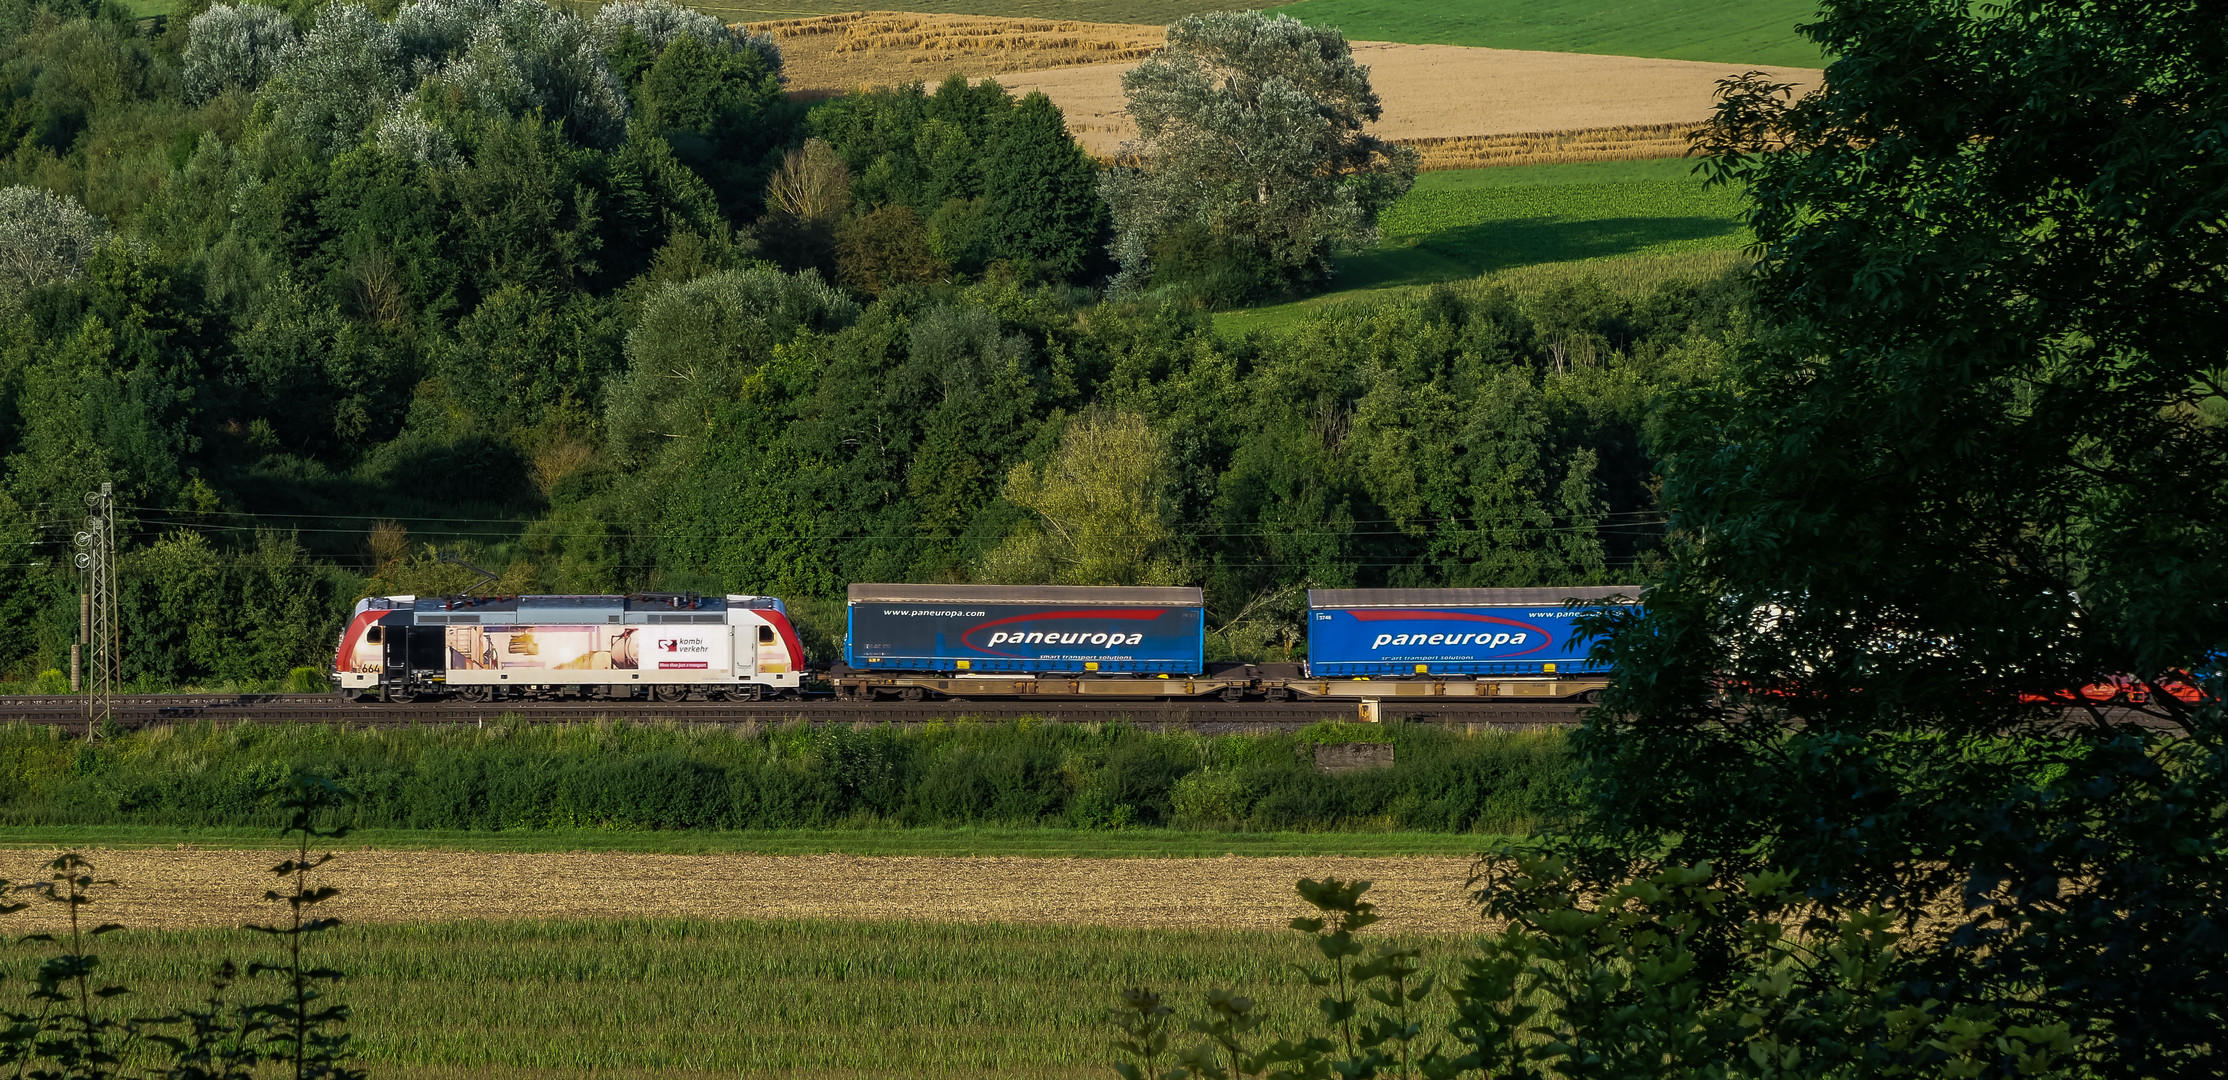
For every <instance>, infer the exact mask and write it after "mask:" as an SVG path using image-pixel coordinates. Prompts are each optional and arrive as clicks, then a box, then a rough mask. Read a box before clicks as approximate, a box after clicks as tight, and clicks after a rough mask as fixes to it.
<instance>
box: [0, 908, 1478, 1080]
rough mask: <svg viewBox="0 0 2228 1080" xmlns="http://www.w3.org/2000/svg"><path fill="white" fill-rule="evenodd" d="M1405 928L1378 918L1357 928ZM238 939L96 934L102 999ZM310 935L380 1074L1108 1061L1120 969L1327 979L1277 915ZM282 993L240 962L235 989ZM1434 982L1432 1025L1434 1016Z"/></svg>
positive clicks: (159, 994) (1015, 1072)
mask: <svg viewBox="0 0 2228 1080" xmlns="http://www.w3.org/2000/svg"><path fill="white" fill-rule="evenodd" d="M1140 902H1141V903H1151V902H1152V901H1151V900H1149V899H1141V901H1140ZM459 914H469V913H459ZM1398 929H1399V926H1398V922H1397V920H1389V921H1388V922H1387V923H1385V924H1383V926H1381V927H1380V928H1378V929H1373V930H1371V931H1369V932H1368V933H1367V934H1365V938H1375V937H1379V936H1380V935H1381V934H1382V933H1385V932H1388V931H1389V932H1394V933H1397V932H1398ZM250 936H251V935H248V934H246V933H243V932H240V931H171V932H156V931H126V932H123V933H118V934H113V935H110V936H107V937H103V938H101V939H100V941H99V946H98V948H99V952H100V954H101V974H102V978H103V980H104V981H113V982H116V983H119V984H122V985H124V986H127V987H130V988H131V989H132V991H133V992H132V993H131V994H130V995H128V996H126V997H123V998H116V999H111V1001H110V1004H111V1005H113V1006H115V1007H118V1008H128V1009H129V1010H131V1011H133V1012H135V1013H140V1014H153V1013H156V1012H159V1011H162V1010H165V1009H169V1008H174V1007H176V1006H178V1005H182V1004H187V1003H190V1002H192V1001H195V1000H198V999H199V997H201V996H202V988H201V985H200V983H201V980H202V979H203V978H204V977H205V975H206V973H207V971H208V970H209V969H210V967H211V966H213V965H214V963H215V962H216V961H217V959H218V958H220V957H224V956H230V957H232V958H234V959H235V960H238V961H240V962H242V963H243V965H244V964H245V962H247V961H249V960H253V959H265V958H266V957H264V956H263V949H264V946H262V945H261V944H260V943H259V942H256V941H251V940H249V938H250ZM1424 946H1425V948H1426V954H1425V962H1426V965H1427V970H1436V971H1438V972H1440V973H1441V974H1442V976H1444V975H1446V974H1449V973H1451V972H1450V969H1452V968H1454V967H1455V963H1454V961H1453V959H1452V956H1451V954H1452V953H1453V952H1454V951H1455V949H1456V948H1457V947H1458V945H1457V942H1456V941H1453V940H1448V939H1443V938H1442V939H1426V940H1425V941H1424ZM312 949H313V958H314V960H315V961H316V962H318V963H321V964H328V965H330V966H332V967H336V968H339V969H340V970H342V971H344V972H345V973H346V974H347V981H346V982H345V984H344V985H343V986H342V987H341V988H340V990H338V991H337V994H336V997H337V999H338V1000H340V1001H342V1002H345V1003H347V1004H348V1005H349V1006H351V1008H352V1009H353V1011H354V1015H355V1019H354V1023H353V1025H352V1028H351V1030H352V1031H353V1032H354V1033H355V1035H356V1038H357V1045H358V1048H359V1051H360V1053H361V1055H362V1058H363V1060H364V1063H366V1064H368V1065H370V1066H371V1071H372V1075H374V1076H379V1077H409V1078H420V1077H426V1078H430V1077H443V1078H446V1077H459V1078H461V1077H465V1076H470V1077H473V1078H475V1080H510V1078H526V1077H536V1078H538V1077H557V1076H568V1077H569V1076H584V1075H595V1076H606V1077H622V1076H627V1077H631V1076H711V1075H724V1076H736V1075H750V1076H757V1075H768V1074H776V1073H778V1074H780V1075H783V1076H787V1077H835V1076H842V1077H912V1076H959V1075H966V1076H981V1075H1004V1076H1029V1077H1099V1076H1105V1075H1107V1073H1108V1070H1107V1069H1106V1066H1105V1064H1104V1063H1105V1062H1106V1061H1107V1060H1108V1048H1107V1042H1108V1036H1109V1034H1110V1033H1111V1030H1112V1029H1111V1028H1110V1027H1109V1026H1108V1025H1107V1023H1106V1015H1107V1008H1108V1006H1109V1005H1111V1004H1113V1001H1114V996H1115V994H1116V993H1117V992H1118V991H1120V990H1121V989H1122V988H1124V987H1130V986H1140V985H1143V986H1151V987H1155V988H1158V989H1160V990H1161V991H1163V992H1164V994H1166V995H1167V996H1168V997H1169V998H1170V999H1171V1000H1172V1001H1174V1002H1176V1003H1177V1004H1178V1005H1180V1006H1181V1007H1182V1008H1183V1009H1184V1010H1185V1011H1187V1012H1196V1011H1197V1010H1198V1007H1199V1004H1200V1002H1201V1000H1202V999H1203V998H1204V996H1205V993H1206V991H1207V990H1209V989H1211V988H1217V987H1233V988H1238V989H1240V990H1242V991H1245V992H1248V993H1251V994H1253V995H1254V996H1255V997H1256V998H1257V1000H1260V1001H1261V1002H1262V1003H1263V1007H1264V1008H1265V1009H1266V1010H1267V1011H1268V1014H1269V1018H1270V1019H1269V1023H1268V1024H1267V1025H1266V1027H1267V1031H1266V1032H1265V1033H1264V1034H1266V1035H1267V1036H1269V1037H1272V1038H1273V1037H1277V1036H1287V1037H1288V1036H1291V1035H1295V1034H1298V1033H1299V1032H1300V1031H1301V1030H1302V1025H1306V1024H1308V1023H1309V1022H1310V1021H1311V1020H1313V1018H1314V1013H1315V1008H1314V997H1315V996H1316V995H1317V994H1318V993H1319V991H1312V990H1310V989H1309V988H1308V987H1306V986H1305V985H1304V984H1303V983H1302V982H1301V980H1300V978H1299V976H1298V975H1297V974H1296V973H1295V972H1294V971H1293V970H1292V968H1291V965H1293V964H1298V963H1307V962H1310V961H1313V962H1318V963H1319V962H1320V958H1319V957H1317V956H1315V955H1314V950H1313V949H1312V948H1309V947H1308V943H1307V939H1306V938H1304V937H1302V936H1301V935H1299V934H1295V933H1289V932H1259V931H1255V932H1247V931H1167V930H1122V929H1110V928H1103V927H1088V926H1021V925H997V924H988V925H955V924H939V923H918V922H903V923H875V922H771V921H769V922H714V921H678V920H676V921H597V922H559V921H552V922H492V923H491V922H457V923H444V924H436V925H387V926H371V925H366V926H344V927H341V928H340V929H339V930H337V931H334V932H332V933H329V934H327V935H324V936H323V937H322V938H321V939H318V940H317V941H316V942H315V943H314V944H313V946H312ZM0 955H4V956H5V964H4V966H0V971H4V973H5V974H6V975H7V976H10V978H7V979H6V980H5V982H4V983H0V992H5V993H9V994H17V995H20V994H22V993H24V992H25V991H26V990H27V989H29V987H30V985H31V984H30V981H29V978H28V976H29V974H30V973H31V972H32V971H33V970H34V969H35V967H36V965H37V962H38V959H39V958H40V957H41V956H42V955H44V954H43V952H42V951H41V949H40V947H38V946H35V945H17V946H13V947H12V948H11V949H10V950H9V951H8V952H7V953H5V954H0ZM274 990H275V985H271V984H268V983H267V984H266V985H263V986H260V987H258V986H257V985H256V984H255V983H254V982H252V981H251V982H249V983H246V984H244V985H242V986H240V987H236V988H235V989H234V990H233V991H232V994H233V995H234V997H235V999H238V998H239V997H241V996H243V995H245V994H252V993H256V992H261V993H263V994H269V993H271V992H272V991H274ZM1444 1000H1445V999H1444V998H1443V997H1441V998H1436V999H1434V1000H1433V1002H1432V1003H1431V1006H1432V1007H1430V1008H1429V1009H1427V1010H1426V1015H1425V1016H1424V1020H1425V1024H1426V1030H1436V1029H1437V1028H1439V1027H1440V1026H1441V1025H1442V1024H1443V1023H1444V1019H1445V1018H1444V1017H1443V1016H1441V1015H1440V1013H1441V1011H1442V1010H1443V1008H1444ZM127 1003H128V1004H127ZM9 1006H10V1007H21V1006H20V1005H19V1004H17V1003H16V1002H10V1003H9ZM34 1006H35V1003H34Z"/></svg>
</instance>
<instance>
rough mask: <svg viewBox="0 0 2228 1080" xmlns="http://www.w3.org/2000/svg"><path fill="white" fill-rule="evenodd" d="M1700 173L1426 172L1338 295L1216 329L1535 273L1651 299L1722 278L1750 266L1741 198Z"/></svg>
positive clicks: (1353, 264) (1645, 169) (1617, 165)
mask: <svg viewBox="0 0 2228 1080" xmlns="http://www.w3.org/2000/svg"><path fill="white" fill-rule="evenodd" d="M1693 168H1694V163H1693V162H1692V161H1689V160H1683V159H1677V158H1671V159H1661V160H1655V161H1620V162H1605V163H1601V164H1583V165H1526V166H1518V167H1513V168H1502V169H1460V170H1453V171H1449V172H1432V173H1424V174H1423V175H1421V176H1419V177H1417V178H1416V186H1415V188H1414V189H1412V190H1410V191H1409V192H1408V194H1407V195H1406V196H1404V197H1403V198H1402V199H1401V200H1400V201H1399V202H1398V203H1395V204H1394V205H1393V207H1392V208H1391V209H1390V210H1388V211H1386V212H1385V215H1384V217H1383V219H1382V220H1381V221H1380V223H1379V224H1380V226H1381V228H1382V230H1383V232H1384V241H1383V242H1382V243H1381V244H1379V245H1378V246H1377V247H1376V248H1375V249H1374V250H1371V251H1367V252H1364V253H1362V254H1359V255H1354V256H1351V257H1348V258H1344V259H1340V260H1339V261H1338V268H1339V278H1338V282H1337V284H1338V286H1339V287H1338V288H1337V289H1336V290H1334V291H1332V292H1329V293H1325V294H1323V295H1321V296H1314V297H1309V298H1308V299H1305V300H1300V301H1295V302H1292V303H1285V304H1275V305H1268V306H1264V307H1259V308H1254V309H1250V310H1247V311H1237V312H1229V313H1226V314H1223V315H1218V316H1216V324H1217V326H1219V327H1221V328H1222V329H1223V330H1225V331H1226V332H1232V333H1243V332H1245V331H1247V330H1256V329H1261V330H1283V329H1288V328H1290V327H1292V326H1295V325H1298V323H1299V322H1300V321H1301V320H1303V319H1304V318H1306V316H1307V315H1308V314H1309V313H1311V312H1314V311H1317V310H1320V309H1322V308H1324V307H1327V306H1330V305H1334V304H1342V303H1348V302H1352V301H1355V300H1363V299H1381V298H1386V297H1392V296H1398V295H1402V294H1404V293H1408V292H1412V291H1414V290H1416V289H1419V288H1423V287H1426V286H1430V285H1435V284H1439V283H1441V282H1455V281H1471V280H1475V279H1477V278H1479V277H1481V276H1484V275H1509V274H1513V273H1518V272H1521V271H1526V270H1530V269H1532V268H1544V267H1558V268H1563V269H1559V270H1554V271H1544V272H1547V273H1549V274H1583V273H1593V274H1595V275H1596V276H1599V277H1602V278H1604V279H1629V280H1630V281H1631V283H1632V284H1633V286H1634V287H1635V288H1642V289H1644V288H1648V287H1652V285H1653V284H1654V283H1655V282H1656V281H1659V280H1663V279H1666V278H1670V277H1705V276H1709V275H1712V274H1716V273H1721V272H1723V271H1724V270H1727V269H1730V268H1731V267H1733V266H1735V265H1737V264H1738V263H1740V262H1741V261H1742V260H1743V259H1744V258H1745V255H1744V254H1743V250H1742V249H1744V248H1745V247H1746V246H1747V245H1748V242H1749V234H1748V230H1747V229H1746V228H1745V227H1743V226H1742V224H1741V221H1740V214H1741V209H1742V206H1743V202H1742V196H1741V193H1740V192H1738V191H1737V190H1733V189H1729V188H1722V187H1720V188H1708V187H1704V186H1703V184H1702V181H1701V179H1700V178H1699V177H1697V176H1695V175H1693ZM1539 272H1540V271H1535V272H1534V273H1533V275H1532V276H1538V273H1539Z"/></svg>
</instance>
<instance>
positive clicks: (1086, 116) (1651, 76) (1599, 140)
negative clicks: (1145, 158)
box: [751, 12, 1819, 168]
mask: <svg viewBox="0 0 2228 1080" xmlns="http://www.w3.org/2000/svg"><path fill="white" fill-rule="evenodd" d="M751 26H752V28H753V29H757V30H763V31H765V32H768V33H771V34H773V35H774V36H775V37H776V39H777V40H778V41H779V42H780V44H781V49H782V55H783V57H784V58H785V64H786V67H787V71H788V74H789V88H790V91H791V92H792V93H794V94H798V95H800V96H804V97H826V96H831V95H834V94H839V93H848V92H850V91H852V90H855V89H857V88H859V87H861V86H874V85H901V84H905V83H911V82H926V83H931V84H933V83H935V82H937V81H940V80H942V79H944V78H946V77H948V76H951V75H955V74H957V75H965V76H968V77H970V78H984V77H990V78H996V79H997V80H998V81H999V83H1000V84H1001V85H1004V86H1006V87H1007V88H1008V89H1011V90H1013V91H1014V92H1016V93H1025V92H1028V91H1031V90H1041V91H1043V92H1044V93H1045V95H1046V96H1048V97H1050V98H1052V100H1053V101H1054V102H1055V103H1057V104H1058V105H1059V106H1060V108H1061V110H1062V111H1063V112H1065V113H1066V114H1067V119H1068V127H1069V130H1071V131H1073V132H1074V133H1075V134H1076V137H1077V138H1078V139H1079V140H1081V141H1082V143H1083V144H1084V147H1085V148H1086V149H1088V150H1089V151H1090V152H1091V153H1092V154H1094V155H1097V156H1098V157H1101V158H1110V157H1112V156H1113V155H1114V154H1115V153H1116V152H1117V151H1118V149H1119V147H1120V145H1121V143H1122V141H1123V140H1124V139H1128V138H1132V137H1134V136H1135V134H1136V132H1135V129H1134V128H1133V127H1132V126H1131V124H1130V123H1129V119H1128V117H1127V115H1126V114H1125V112H1124V100H1123V97H1122V87H1121V79H1122V75H1123V73H1125V72H1127V71H1129V70H1130V69H1131V68H1132V67H1135V66H1136V62H1137V61H1138V60H1141V59H1143V58H1144V57H1145V56H1146V55H1148V54H1150V53H1151V52H1152V51H1153V50H1155V49H1158V48H1159V47H1160V46H1161V45H1162V44H1163V41H1164V32H1163V29H1162V27H1159V26H1149V25H1131V24H1120V23H1091V22H1080V21H1073V20H1060V21H1055V20H1039V19H1002V18H991V17H982V16H965V15H936V14H923V13H913V12H863V13H849V14H842V15H831V16H824V17H818V18H800V19H786V20H772V21H764V22H757V23H752V24H751ZM1354 57H1355V59H1356V60H1357V61H1359V62H1361V63H1363V64H1367V65H1368V66H1369V68H1370V79H1371V83H1372V85H1374V86H1375V88H1376V90H1377V92H1378V95H1379V97H1381V98H1382V99H1383V101H1384V105H1385V115H1384V118H1383V119H1382V120H1381V121H1380V122H1378V123H1377V124H1376V125H1374V126H1373V128H1372V131H1373V132H1374V133H1375V134H1376V135H1378V136H1379V137H1381V138H1385V139H1389V140H1392V141H1395V142H1405V143H1411V144H1415V145H1417V146H1418V148H1419V149H1420V150H1422V151H1423V153H1424V159H1425V161H1424V164H1425V167H1426V168H1465V167H1472V166H1478V165H1502V164H1523V163H1539V162H1553V161H1581V160H1628V159H1632V158H1640V157H1675V156H1678V155H1679V154H1680V153H1682V152H1684V151H1685V149H1686V140H1685V132H1686V131H1687V130H1688V129H1689V128H1690V127H1691V126H1692V125H1693V124H1694V123H1695V122H1697V121H1700V120H1701V119H1703V118H1704V117H1706V116H1707V115H1708V114H1709V112H1710V108H1711V105H1712V102H1713V100H1714V98H1713V94H1714V93H1715V89H1716V85H1717V80H1719V79H1721V78H1725V77H1727V76H1730V75H1737V74H1739V73H1740V72H1742V71H1744V70H1748V65H1739V64H1724V63H1707V62H1696V61H1684V60H1659V59H1645V58H1636V57H1629V56H1592V55H1579V54H1572V53H1556V52H1537V51H1521V50H1511V49H1481V48H1467V47H1461V46H1453V45H1413V44H1400V43H1392V42H1375V41H1362V42H1356V43H1355V45H1354ZM1770 73H1771V75H1772V76H1773V77H1774V78H1776V79H1778V80H1780V81H1783V82H1789V83H1792V84H1795V85H1796V86H1797V88H1798V90H1800V89H1805V88H1808V87H1810V86H1814V85H1816V83H1817V80H1818V76H1819V73H1818V72H1817V71H1815V70H1811V69H1805V68H1784V69H1770Z"/></svg>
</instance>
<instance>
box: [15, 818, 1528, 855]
mask: <svg viewBox="0 0 2228 1080" xmlns="http://www.w3.org/2000/svg"><path fill="white" fill-rule="evenodd" d="M1497 839H1499V838H1498V837H1494V836H1488V835H1484V834H1478V833H1417V832H1383V833H1236V832H1212V831H1186V830H1178V829H1131V830H1124V831H1117V832H1102V831H1084V830H1079V829H783V830H764V831H751V832H715V831H680V830H677V831H672V832H622V831H616V830H603V829H594V830H591V829H548V830H533V831H524V830H521V831H516V832H452V831H443V830H436V829H360V830H357V831H355V832H352V833H350V834H349V836H348V843H349V844H351V845H368V846H370V847H376V848H383V849H386V850H391V851H521V852H538V851H625V852H645V853H660V854H679V855H688V854H752V855H822V854H843V855H934V856H1009V855H1010V856H1046V857H1060V858H1091V859H1121V858H1174V859H1193V858H1198V859H1205V858H1218V857H1220V856H1223V855H1243V856H1277V855H1292V856H1306V855H1352V856H1375V855H1446V856H1456V857H1461V856H1468V855H1474V854H1476V853H1477V852H1478V851H1480V850H1482V849H1484V848H1486V847H1488V846H1490V845H1491V844H1493V843H1494V842H1495V841H1496V840H1497ZM180 844H189V845H192V846H194V847H200V848H216V849H230V848H277V847H284V846H286V844H285V842H284V841H281V840H280V839H279V838H278V837H277V835H276V834H274V833H273V832H271V831H270V830H267V829H176V828H158V827H150V826H136V825H116V826H97V825H85V826H4V827H0V849H7V848H16V849H31V850H39V851H56V850H75V849H91V848H145V847H166V848H167V847H176V846H177V845H180Z"/></svg>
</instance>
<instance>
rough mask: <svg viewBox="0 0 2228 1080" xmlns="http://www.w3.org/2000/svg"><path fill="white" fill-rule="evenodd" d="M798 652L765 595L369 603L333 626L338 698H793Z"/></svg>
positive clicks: (791, 632)
mask: <svg viewBox="0 0 2228 1080" xmlns="http://www.w3.org/2000/svg"><path fill="white" fill-rule="evenodd" d="M804 666H805V662H804V647H803V645H802V643H800V642H799V640H798V638H797V632H796V629H795V627H794V626H792V625H791V623H790V622H789V615H788V609H787V608H785V607H783V605H782V603H781V601H780V600H778V599H775V598H773V597H770V596H725V597H698V596H689V595H685V594H636V595H633V596H493V597H484V596H449V597H416V596H376V597H371V598H369V599H365V600H359V601H357V603H356V610H355V612H354V614H352V615H351V616H350V617H349V620H348V624H347V626H346V627H344V628H343V629H342V631H341V635H340V645H339V649H338V650H337V652H336V654H335V656H334V671H333V678H334V681H335V682H336V683H337V684H338V685H339V687H340V689H341V692H342V693H344V694H352V695H354V696H357V697H359V698H365V697H372V696H378V697H381V698H384V699H386V700H390V701H408V700H412V699H415V698H417V697H420V696H453V697H458V698H462V699H464V700H467V701H492V700H495V699H498V698H510V697H548V696H568V695H579V696H587V697H596V698H611V699H624V698H636V697H648V698H655V699H658V700H663V701H677V700H681V699H683V698H687V697H690V696H703V697H709V698H735V699H741V700H755V699H757V698H760V697H765V696H769V695H772V694H777V693H784V692H789V693H793V692H795V691H796V690H797V689H798V687H799V686H800V685H801V683H802V679H803V676H804Z"/></svg>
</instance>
